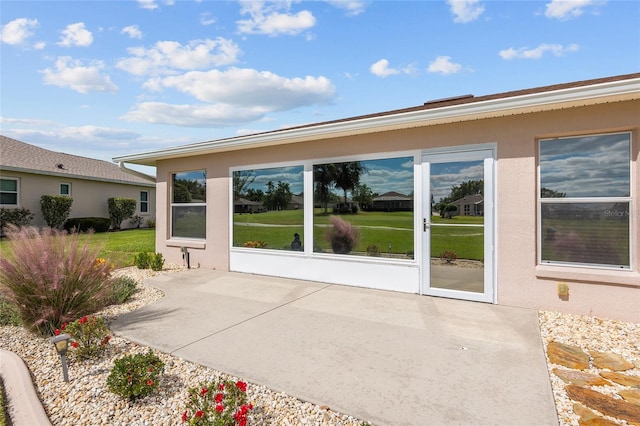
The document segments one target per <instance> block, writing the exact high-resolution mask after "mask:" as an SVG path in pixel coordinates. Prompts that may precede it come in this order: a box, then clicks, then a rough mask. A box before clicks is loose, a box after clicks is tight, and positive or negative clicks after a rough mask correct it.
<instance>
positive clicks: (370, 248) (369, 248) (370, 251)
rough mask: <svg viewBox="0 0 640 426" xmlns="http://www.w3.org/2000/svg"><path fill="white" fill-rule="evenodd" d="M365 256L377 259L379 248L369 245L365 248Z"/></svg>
mask: <svg viewBox="0 0 640 426" xmlns="http://www.w3.org/2000/svg"><path fill="white" fill-rule="evenodd" d="M367 255H368V256H375V257H379V256H380V247H378V246H377V245H375V244H369V245H368V246H367Z"/></svg>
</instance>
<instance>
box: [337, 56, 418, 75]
mask: <svg viewBox="0 0 640 426" xmlns="http://www.w3.org/2000/svg"><path fill="white" fill-rule="evenodd" d="M369 71H371V73H372V74H374V75H377V76H378V77H383V78H384V77H388V76H390V75H394V74H413V73H415V72H416V69H415V67H414V66H413V65H408V66H406V67H404V68H391V67H389V61H388V60H386V59H380V60H379V61H378V62H376V63H375V64H373V65H371V66H370V67H369ZM347 78H349V79H350V78H351V76H350V75H347Z"/></svg>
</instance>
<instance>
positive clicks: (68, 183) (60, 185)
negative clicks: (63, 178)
mask: <svg viewBox="0 0 640 426" xmlns="http://www.w3.org/2000/svg"><path fill="white" fill-rule="evenodd" d="M65 185H66V186H67V190H68V192H67V193H66V194H64V193H63V192H62V187H63V186H65ZM58 193H59V194H60V195H62V196H65V197H71V182H60V184H59V185H58Z"/></svg>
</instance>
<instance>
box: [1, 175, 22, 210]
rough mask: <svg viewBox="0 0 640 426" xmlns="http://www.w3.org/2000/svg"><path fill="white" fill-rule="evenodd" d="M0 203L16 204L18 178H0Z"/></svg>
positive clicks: (5, 204)
mask: <svg viewBox="0 0 640 426" xmlns="http://www.w3.org/2000/svg"><path fill="white" fill-rule="evenodd" d="M0 205H3V206H17V205H18V179H12V178H2V179H0Z"/></svg>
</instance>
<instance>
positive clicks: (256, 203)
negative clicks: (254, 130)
mask: <svg viewBox="0 0 640 426" xmlns="http://www.w3.org/2000/svg"><path fill="white" fill-rule="evenodd" d="M233 204H234V205H236V206H261V205H262V203H261V202H260V201H251V200H247V199H246V198H238V199H237V200H236V201H235V202H234V203H233Z"/></svg>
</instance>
